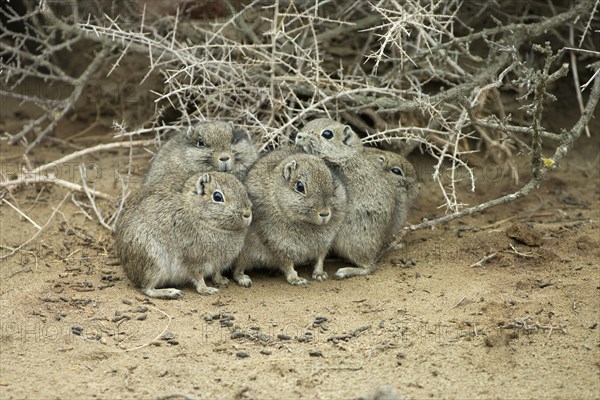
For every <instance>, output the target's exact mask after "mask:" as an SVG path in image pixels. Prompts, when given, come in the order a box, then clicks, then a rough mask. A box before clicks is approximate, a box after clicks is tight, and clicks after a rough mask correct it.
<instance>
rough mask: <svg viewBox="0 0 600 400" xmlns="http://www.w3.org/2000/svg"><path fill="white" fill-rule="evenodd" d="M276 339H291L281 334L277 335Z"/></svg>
mask: <svg viewBox="0 0 600 400" xmlns="http://www.w3.org/2000/svg"><path fill="white" fill-rule="evenodd" d="M277 339H279V340H290V339H291V337H289V336H288V335H285V334H283V333H280V334H279V335H277Z"/></svg>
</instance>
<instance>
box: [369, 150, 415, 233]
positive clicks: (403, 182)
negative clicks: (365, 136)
mask: <svg viewBox="0 0 600 400" xmlns="http://www.w3.org/2000/svg"><path fill="white" fill-rule="evenodd" d="M365 150H366V155H367V158H369V159H371V160H372V162H373V163H374V164H375V165H377V166H379V167H380V168H381V170H382V172H383V177H384V179H385V180H386V181H387V182H388V186H387V187H388V188H390V189H392V190H393V195H392V196H390V202H391V204H390V207H392V208H393V210H394V214H393V218H392V219H391V220H390V221H391V223H390V224H389V225H388V226H387V230H388V233H387V234H386V237H387V238H388V240H387V242H388V243H387V244H391V243H393V242H394V241H395V240H394V239H395V236H396V234H398V232H400V229H401V228H402V227H403V225H404V222H405V221H406V216H407V214H408V209H409V207H410V204H411V202H412V201H413V200H414V199H415V198H416V197H417V196H418V193H419V188H420V184H419V181H418V179H417V173H416V171H415V168H414V167H413V165H412V164H411V163H410V161H408V160H407V159H406V158H405V157H403V156H401V155H400V154H398V153H395V152H392V151H384V150H379V149H375V148H365Z"/></svg>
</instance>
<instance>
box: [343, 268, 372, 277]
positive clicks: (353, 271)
mask: <svg viewBox="0 0 600 400" xmlns="http://www.w3.org/2000/svg"><path fill="white" fill-rule="evenodd" d="M370 272H371V270H370V269H367V268H356V267H346V268H340V269H338V270H337V271H336V273H335V277H336V278H337V279H344V278H350V277H352V276H361V275H368V274H369V273H370Z"/></svg>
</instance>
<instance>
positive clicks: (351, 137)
mask: <svg viewBox="0 0 600 400" xmlns="http://www.w3.org/2000/svg"><path fill="white" fill-rule="evenodd" d="M343 134H344V136H343V137H344V140H343V142H344V144H345V145H346V146H352V145H354V142H355V140H356V138H357V136H356V133H354V131H353V130H352V128H351V127H349V126H348V125H345V126H344V131H343Z"/></svg>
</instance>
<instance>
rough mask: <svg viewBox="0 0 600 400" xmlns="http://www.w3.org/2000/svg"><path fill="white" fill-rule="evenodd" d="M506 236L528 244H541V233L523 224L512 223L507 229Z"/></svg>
mask: <svg viewBox="0 0 600 400" xmlns="http://www.w3.org/2000/svg"><path fill="white" fill-rule="evenodd" d="M506 234H507V235H508V237H510V238H512V239H515V240H516V241H518V242H521V243H523V244H526V245H528V246H541V245H542V234H541V233H540V232H539V231H538V230H537V229H535V228H533V227H530V226H527V225H525V224H513V225H511V226H510V227H509V228H508V229H507V230H506Z"/></svg>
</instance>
